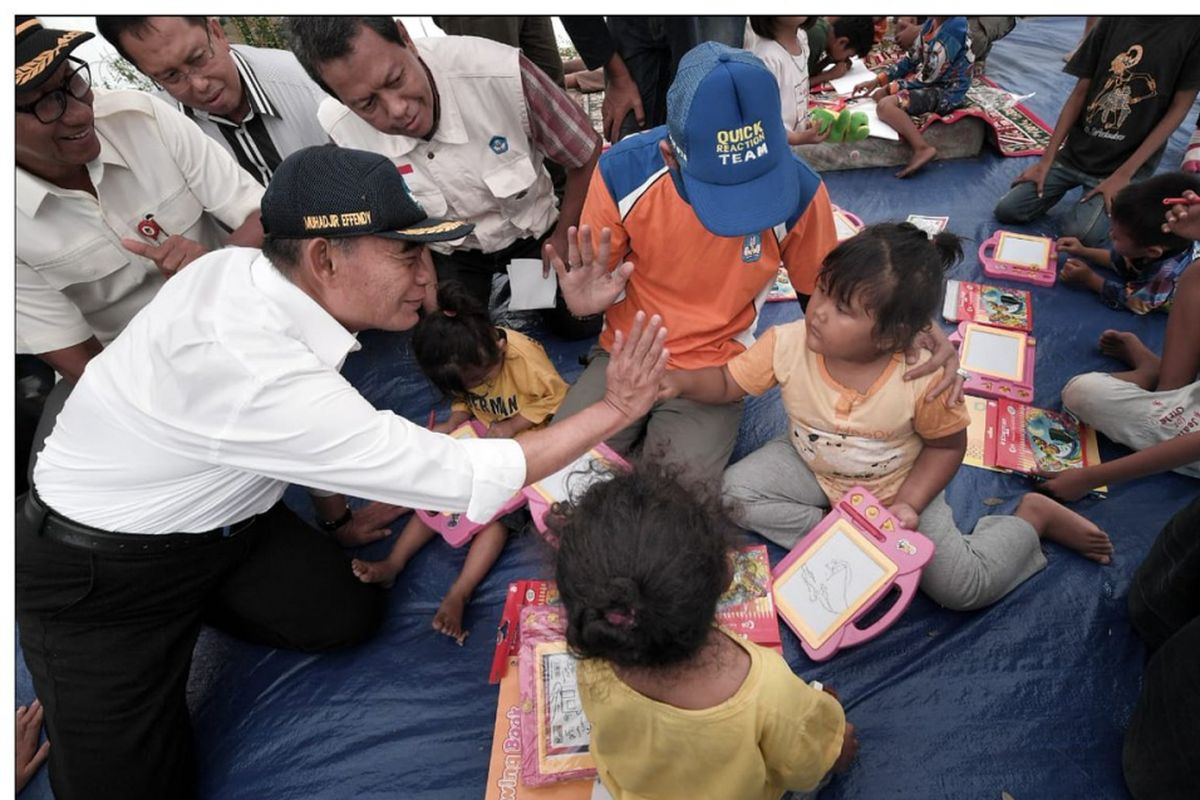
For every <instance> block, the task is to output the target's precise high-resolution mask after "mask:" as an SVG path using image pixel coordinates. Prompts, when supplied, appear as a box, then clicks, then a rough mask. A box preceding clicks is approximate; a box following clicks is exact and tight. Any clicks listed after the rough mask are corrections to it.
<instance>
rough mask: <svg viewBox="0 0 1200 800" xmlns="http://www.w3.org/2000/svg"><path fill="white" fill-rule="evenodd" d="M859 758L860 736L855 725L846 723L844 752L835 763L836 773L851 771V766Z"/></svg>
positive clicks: (843, 742)
mask: <svg viewBox="0 0 1200 800" xmlns="http://www.w3.org/2000/svg"><path fill="white" fill-rule="evenodd" d="M857 756H858V735H857V734H856V732H855V730H854V724H853V723H851V722H849V721H847V722H846V733H845V734H844V735H843V736H842V752H841V753H840V754H839V755H838V757H837V761H835V762H833V767H832V769H833V771H834V772H845V771H846V770H848V769H850V765H851V764H852V763H853V762H854V759H855V758H856V757H857Z"/></svg>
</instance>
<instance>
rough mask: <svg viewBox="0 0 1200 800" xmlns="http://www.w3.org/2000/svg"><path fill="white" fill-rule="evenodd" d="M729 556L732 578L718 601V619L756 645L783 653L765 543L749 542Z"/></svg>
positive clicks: (733, 631)
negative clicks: (731, 563) (750, 543)
mask: <svg viewBox="0 0 1200 800" xmlns="http://www.w3.org/2000/svg"><path fill="white" fill-rule="evenodd" d="M731 559H732V561H733V580H732V581H730V584H729V589H728V590H726V592H725V594H723V595H721V599H720V600H718V601H717V622H719V623H720V624H721V625H722V627H724V628H726V629H727V630H729V631H730V632H732V633H736V634H737V635H739V636H741V637H743V638H745V639H749V640H750V641H752V642H754V643H755V644H761V645H762V646H764V647H773V648H775V649H776V650H778V651H779V652H780V653H782V652H783V645H782V644H781V641H782V640H781V638H780V636H779V618H778V617H777V616H776V615H775V601H774V599H773V598H772V593H771V588H772V579H771V561H770V559H769V558H768V557H767V546H766V545H762V544H752V545H747V546H746V547H741V548H738V549H737V550H736V551H734V553H733V555H732V556H731Z"/></svg>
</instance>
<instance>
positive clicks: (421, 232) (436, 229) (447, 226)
mask: <svg viewBox="0 0 1200 800" xmlns="http://www.w3.org/2000/svg"><path fill="white" fill-rule="evenodd" d="M461 227H462V223H461V222H456V221H454V220H447V221H445V222H439V223H438V224H437V225H429V226H427V227H424V228H401V229H400V230H399V231H397V233H407V234H408V235H410V236H428V235H429V234H431V233H445V232H447V231H456V230H458V229H459V228H461Z"/></svg>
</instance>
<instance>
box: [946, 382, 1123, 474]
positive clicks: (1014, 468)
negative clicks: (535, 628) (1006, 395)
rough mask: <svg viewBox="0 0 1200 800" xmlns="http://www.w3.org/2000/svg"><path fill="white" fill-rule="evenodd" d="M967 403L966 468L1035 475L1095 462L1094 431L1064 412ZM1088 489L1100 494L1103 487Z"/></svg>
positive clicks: (1004, 403) (1002, 402)
mask: <svg viewBox="0 0 1200 800" xmlns="http://www.w3.org/2000/svg"><path fill="white" fill-rule="evenodd" d="M966 405H967V412H968V413H969V414H970V415H971V426H970V427H969V428H968V429H967V455H966V456H965V457H964V458H963V463H964V464H967V465H968V466H973V467H983V468H984V469H993V470H1000V471H1007V472H1017V473H1020V474H1022V475H1036V473H1038V472H1044V473H1054V472H1061V471H1063V470H1065V469H1075V468H1079V467H1086V466H1091V465H1093V464H1099V463H1100V449H1099V446H1098V445H1097V443H1096V432H1095V431H1094V430H1092V429H1091V428H1090V427H1088V426H1087V425H1084V424H1083V423H1081V422H1080V421H1079V420H1077V419H1075V417H1073V416H1071V415H1070V414H1068V413H1066V412H1062V411H1050V410H1048V409H1045V408H1038V407H1036V406H1030V405H1025V404H1023V403H1017V402H1015V401H1012V400H1003V399H1000V400H986V399H984V398H982V397H972V396H968V397H967V398H966ZM1093 491H1094V493H1095V494H1099V495H1104V494H1105V493H1107V491H1108V487H1106V486H1100V487H1097V488H1096V489H1095V490H1093Z"/></svg>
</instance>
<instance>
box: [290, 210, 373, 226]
mask: <svg viewBox="0 0 1200 800" xmlns="http://www.w3.org/2000/svg"><path fill="white" fill-rule="evenodd" d="M370 224H371V212H370V211H347V212H345V213H343V214H308V215H306V216H305V217H304V230H306V231H328V230H333V229H334V228H353V227H355V226H358V225H370Z"/></svg>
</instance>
